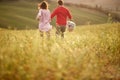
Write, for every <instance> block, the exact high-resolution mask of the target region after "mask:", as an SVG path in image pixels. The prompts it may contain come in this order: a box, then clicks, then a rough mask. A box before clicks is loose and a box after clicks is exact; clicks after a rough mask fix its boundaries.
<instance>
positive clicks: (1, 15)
mask: <svg viewBox="0 0 120 80" xmlns="http://www.w3.org/2000/svg"><path fill="white" fill-rule="evenodd" d="M56 6H57V3H55V2H51V3H49V8H50V11H51V12H52V11H53V9H54V8H55V7H56ZM66 7H67V8H68V9H70V11H71V13H72V16H73V20H74V21H75V23H76V24H77V25H83V24H101V23H106V22H107V19H108V16H107V15H105V14H103V13H100V12H97V11H93V10H89V9H84V8H77V7H75V6H66ZM37 12H38V10H37V2H35V1H34V2H26V1H16V2H0V27H2V28H12V29H36V28H37V25H38V22H37V21H36V20H35V18H36V15H37ZM51 24H52V25H54V24H55V21H54V20H53V21H52V22H51Z"/></svg>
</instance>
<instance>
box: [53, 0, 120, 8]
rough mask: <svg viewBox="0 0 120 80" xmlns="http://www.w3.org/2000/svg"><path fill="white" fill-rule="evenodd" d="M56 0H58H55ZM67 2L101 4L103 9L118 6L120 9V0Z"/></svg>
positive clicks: (68, 0) (66, 1) (78, 0)
mask: <svg viewBox="0 0 120 80" xmlns="http://www.w3.org/2000/svg"><path fill="white" fill-rule="evenodd" d="M53 1H56V0H53ZM64 2H65V3H74V4H86V5H89V6H93V7H95V6H96V5H101V6H102V8H103V9H112V10H115V9H116V7H118V8H119V10H120V0H64Z"/></svg>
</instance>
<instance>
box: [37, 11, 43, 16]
mask: <svg viewBox="0 0 120 80" xmlns="http://www.w3.org/2000/svg"><path fill="white" fill-rule="evenodd" d="M41 11H42V10H41V9H40V10H39V12H38V14H37V18H39V17H40V16H41Z"/></svg>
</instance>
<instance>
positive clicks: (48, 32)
mask: <svg viewBox="0 0 120 80" xmlns="http://www.w3.org/2000/svg"><path fill="white" fill-rule="evenodd" d="M46 34H47V38H48V39H50V30H49V31H47V32H46Z"/></svg>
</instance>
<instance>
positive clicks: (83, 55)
mask: <svg viewBox="0 0 120 80" xmlns="http://www.w3.org/2000/svg"><path fill="white" fill-rule="evenodd" d="M119 27H120V23H113V24H102V25H92V26H90V25H88V26H79V27H76V28H75V30H74V32H71V33H70V32H66V33H65V38H64V39H61V38H57V39H56V38H55V35H54V32H55V31H54V29H53V30H52V32H51V39H50V40H48V39H46V37H45V38H44V39H42V38H41V37H40V35H39V31H38V30H6V29H2V28H0V80H119V79H120V62H119V61H120V28H119Z"/></svg>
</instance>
